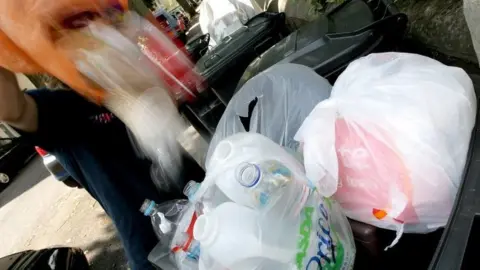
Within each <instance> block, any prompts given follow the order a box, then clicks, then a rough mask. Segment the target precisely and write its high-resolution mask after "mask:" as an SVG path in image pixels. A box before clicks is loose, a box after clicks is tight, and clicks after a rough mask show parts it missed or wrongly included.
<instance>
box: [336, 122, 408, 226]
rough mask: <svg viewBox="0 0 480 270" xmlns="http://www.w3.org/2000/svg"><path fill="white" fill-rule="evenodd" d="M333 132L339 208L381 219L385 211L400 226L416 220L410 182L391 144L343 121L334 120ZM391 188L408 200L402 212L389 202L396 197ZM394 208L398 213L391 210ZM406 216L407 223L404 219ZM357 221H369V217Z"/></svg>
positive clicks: (397, 206)
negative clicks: (334, 136) (337, 165)
mask: <svg viewBox="0 0 480 270" xmlns="http://www.w3.org/2000/svg"><path fill="white" fill-rule="evenodd" d="M377 130H379V129H378V128H377ZM335 133H336V142H335V147H336V151H337V157H338V164H339V167H338V168H339V171H338V172H339V187H338V190H337V193H336V194H335V198H336V199H337V200H338V201H339V202H340V204H341V205H342V207H343V208H344V209H345V210H347V211H351V212H353V213H357V214H358V213H364V214H369V215H373V216H374V217H376V218H377V219H380V220H381V219H383V215H382V214H381V213H383V212H382V211H384V212H385V213H386V215H387V216H389V217H391V218H393V219H395V220H396V221H398V222H400V223H403V222H406V221H407V222H415V221H417V217H416V214H415V210H414V208H413V207H412V204H411V202H412V185H411V179H410V177H409V176H408V175H409V174H408V171H407V169H406V167H405V165H404V164H403V162H402V160H401V158H400V157H399V156H398V154H397V153H395V151H394V149H392V148H390V147H389V146H388V145H392V144H391V143H388V145H387V144H386V143H385V142H382V141H381V140H379V139H377V138H376V137H374V136H373V135H372V134H369V133H368V132H366V131H365V129H363V128H362V127H360V126H358V125H355V124H350V123H347V122H346V121H345V120H343V119H337V121H336V124H335ZM392 186H393V187H396V188H397V191H396V192H400V193H402V194H403V195H404V196H405V199H406V200H407V205H406V207H405V208H404V210H403V211H401V212H398V208H399V207H400V208H403V207H402V206H399V205H394V204H395V202H392V199H391V198H393V197H397V196H395V195H393V194H392V192H394V191H392ZM395 208H397V213H394V212H395V211H392V209H395ZM365 210H368V211H365ZM378 213H380V214H378ZM405 216H408V219H409V220H404V217H405ZM358 218H359V219H360V220H369V219H371V218H372V216H368V217H367V216H364V217H358Z"/></svg>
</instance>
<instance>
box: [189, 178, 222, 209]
mask: <svg viewBox="0 0 480 270" xmlns="http://www.w3.org/2000/svg"><path fill="white" fill-rule="evenodd" d="M200 186H201V184H200V183H198V182H195V181H193V180H191V181H189V182H188V183H187V185H185V188H184V189H183V194H184V195H185V196H187V198H188V200H189V201H190V202H192V203H195V211H196V213H197V214H198V215H203V214H205V213H206V212H209V211H212V210H213V209H214V208H215V207H216V206H218V205H220V204H222V203H224V202H227V201H230V200H229V199H228V197H227V196H225V195H224V194H223V193H222V192H221V190H219V189H218V188H217V187H216V186H211V187H209V188H207V190H206V191H205V192H204V193H203V194H202V196H201V198H196V197H195V196H196V194H197V192H198V190H199V189H200Z"/></svg>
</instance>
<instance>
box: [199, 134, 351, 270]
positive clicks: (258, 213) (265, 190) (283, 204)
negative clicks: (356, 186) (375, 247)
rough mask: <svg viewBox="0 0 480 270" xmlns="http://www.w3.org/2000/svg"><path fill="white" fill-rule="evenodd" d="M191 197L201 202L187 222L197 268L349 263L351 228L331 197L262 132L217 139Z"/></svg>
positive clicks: (324, 266)
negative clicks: (314, 186) (195, 215)
mask: <svg viewBox="0 0 480 270" xmlns="http://www.w3.org/2000/svg"><path fill="white" fill-rule="evenodd" d="M192 199H193V200H194V201H196V202H200V203H202V204H204V205H207V207H204V208H203V209H204V211H203V213H202V215H200V216H199V217H198V219H197V221H196V223H195V227H194V237H195V239H196V240H197V241H198V242H199V243H200V265H201V267H200V269H230V270H236V269H239V270H244V269H258V270H260V269H263V270H271V269H278V270H282V269H285V270H287V269H288V270H290V269H317V268H319V266H321V267H322V269H352V268H353V261H354V258H355V246H354V243H353V236H352V233H351V229H350V225H349V223H348V221H347V219H346V218H345V216H344V215H343V213H342V212H341V210H340V208H339V207H338V205H337V204H336V203H335V202H334V201H333V200H324V199H323V197H321V196H320V195H319V194H318V193H316V192H314V190H313V189H311V188H310V185H309V183H308V180H307V178H306V177H305V174H304V171H303V166H302V164H301V163H299V161H298V160H297V159H296V158H295V157H293V156H292V155H290V153H288V152H287V151H285V150H284V149H283V148H282V147H281V146H279V145H277V144H275V143H274V142H272V141H271V140H269V139H268V138H266V137H264V136H263V135H260V134H256V133H238V134H235V135H233V136H230V137H228V138H226V139H224V140H222V141H221V142H219V144H218V145H217V146H216V147H215V150H214V151H213V154H212V157H211V160H210V163H209V165H208V168H207V176H206V178H205V181H204V182H203V183H202V185H201V186H200V188H199V189H198V190H197V192H196V193H195V195H194V196H193V198H192ZM212 265H215V266H212ZM218 266H220V268H218Z"/></svg>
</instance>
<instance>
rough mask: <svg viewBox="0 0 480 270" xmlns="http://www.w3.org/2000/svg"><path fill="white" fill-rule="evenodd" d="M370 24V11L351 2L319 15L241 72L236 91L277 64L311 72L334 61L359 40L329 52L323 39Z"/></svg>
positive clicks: (362, 3) (333, 47) (356, 2)
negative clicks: (289, 65)
mask: <svg viewBox="0 0 480 270" xmlns="http://www.w3.org/2000/svg"><path fill="white" fill-rule="evenodd" d="M374 20H375V19H374V15H373V13H372V11H371V10H370V8H369V6H368V5H367V4H366V3H365V2H363V1H351V2H350V3H348V4H347V5H346V6H344V7H343V8H341V9H339V10H337V11H335V12H332V13H330V14H327V15H321V16H320V17H319V18H318V19H316V20H315V21H313V22H310V23H308V24H307V25H304V26H302V27H301V28H300V29H298V30H297V31H295V32H293V33H292V34H290V35H289V36H288V37H287V38H285V39H283V40H282V41H280V42H278V43H277V44H275V46H273V47H272V48H270V49H269V50H267V51H266V52H265V53H263V54H262V55H261V56H260V57H258V58H257V59H255V60H254V61H253V62H252V63H251V64H250V66H249V67H248V68H247V69H246V70H245V73H244V75H243V77H242V79H241V80H240V82H239V84H238V87H237V89H238V88H240V87H241V86H242V85H243V84H244V83H245V82H246V81H248V80H249V79H250V78H252V77H254V76H255V75H257V74H258V73H260V72H262V71H263V70H265V69H267V68H269V67H271V66H273V65H274V64H276V63H279V62H290V63H297V64H302V65H306V66H308V67H311V68H314V67H315V66H316V65H319V64H320V63H323V62H325V61H328V60H329V59H331V58H334V57H335V56H336V55H337V53H338V52H340V51H342V50H343V49H344V47H345V46H348V45H349V43H351V42H361V41H362V40H364V39H363V37H361V38H360V37H359V39H357V40H348V41H347V42H345V43H344V44H342V45H343V46H336V45H335V46H331V47H332V48H329V47H330V46H327V45H328V43H329V42H330V40H329V39H328V38H326V35H327V34H331V33H348V32H353V31H356V30H358V29H361V28H363V27H366V26H368V25H370V24H371V23H373V22H374ZM350 61H351V59H350Z"/></svg>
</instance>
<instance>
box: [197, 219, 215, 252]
mask: <svg viewBox="0 0 480 270" xmlns="http://www.w3.org/2000/svg"><path fill="white" fill-rule="evenodd" d="M218 233H219V232H218V220H217V217H216V216H213V215H208V214H207V215H201V216H199V217H198V219H197V221H196V222H195V226H194V227H193V237H194V238H195V240H197V241H199V242H200V244H201V245H205V246H208V245H209V244H211V243H212V242H213V241H215V238H216V237H215V236H216V235H217V234H218Z"/></svg>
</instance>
